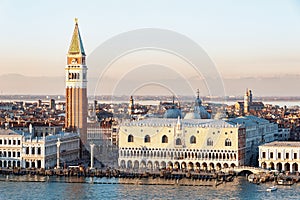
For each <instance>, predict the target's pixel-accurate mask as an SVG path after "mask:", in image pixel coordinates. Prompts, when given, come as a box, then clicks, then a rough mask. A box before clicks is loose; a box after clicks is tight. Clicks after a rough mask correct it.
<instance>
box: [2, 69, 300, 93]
mask: <svg viewBox="0 0 300 200" xmlns="http://www.w3.org/2000/svg"><path fill="white" fill-rule="evenodd" d="M173 82H174V84H180V83H179V82H178V81H177V83H176V81H175V80H173ZM223 82H224V87H225V91H226V95H228V96H230V95H233V96H241V95H243V94H244V92H245V90H246V88H250V89H252V91H253V95H255V96H300V89H299V86H300V75H282V76H277V77H265V78H253V77H244V78H225V79H223ZM96 83H97V78H89V82H88V94H89V95H93V93H94V90H95V86H96ZM129 85H130V83H129ZM99 87H101V86H99ZM123 87H126V85H124V86H123ZM200 91H201V88H200ZM64 93H65V80H64V77H34V76H23V75H20V74H5V75H0V94H2V95H7V94H32V95H37V94H43V95H64ZM201 95H202V96H204V95H207V94H203V93H201Z"/></svg>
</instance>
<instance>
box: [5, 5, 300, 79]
mask: <svg viewBox="0 0 300 200" xmlns="http://www.w3.org/2000/svg"><path fill="white" fill-rule="evenodd" d="M75 17H76V18H78V19H79V27H80V32H81V36H82V39H83V43H84V48H85V52H86V54H87V56H89V55H90V54H92V53H93V51H95V49H96V48H97V47H98V46H99V45H101V44H103V43H104V42H105V41H107V40H109V39H110V38H112V37H114V36H117V35H119V34H122V33H124V32H128V31H132V30H137V29H142V28H157V29H165V30H171V31H174V32H176V33H179V34H182V35H184V36H186V37H188V38H190V39H191V40H193V41H194V42H195V43H197V44H198V45H199V46H201V47H202V48H203V49H204V50H205V52H206V53H207V55H208V56H209V57H210V58H211V60H212V62H214V64H215V66H216V68H217V70H218V72H219V73H220V75H221V76H222V77H224V78H239V77H272V76H275V77H276V76H281V75H300V69H299V65H300V56H299V53H300V26H299V21H300V1H296V0H285V1H283V0H281V1H279V0H265V1H261V0H252V1H237V0H224V1H221V0H219V1H217V0H212V1H204V0H203V1H202V0H194V1H193V0H190V1H180V0H169V1H168V0H151V1H146V0H135V1H134V0H119V1H117V0H111V1H96V0H95V1H92V0H87V1H77V0H72V1H71V0H70V1H68V0H66V1H59V0H52V1H48V0H45V1H35V0H28V1H21V0H0V27H1V29H0V30H1V31H0V47H1V48H0V59H1V61H2V62H1V71H0V75H6V74H21V75H24V76H35V77H43V76H50V77H58V76H64V67H65V65H66V54H67V51H68V47H69V44H70V40H71V37H72V32H73V29H74V18H75ZM88 58H89V57H88ZM89 69H90V70H91V71H93V70H95V69H93V66H89ZM89 76H90V77H92V76H99V75H98V74H94V73H91V74H89Z"/></svg>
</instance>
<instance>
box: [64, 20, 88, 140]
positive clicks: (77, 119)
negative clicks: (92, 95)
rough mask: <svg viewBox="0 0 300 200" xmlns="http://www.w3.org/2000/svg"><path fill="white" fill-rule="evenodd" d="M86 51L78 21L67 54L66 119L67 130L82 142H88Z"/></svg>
mask: <svg viewBox="0 0 300 200" xmlns="http://www.w3.org/2000/svg"><path fill="white" fill-rule="evenodd" d="M85 56H86V54H85V51H84V48H83V43H82V39H81V36H80V32H79V26H78V19H77V18H76V19H75V28H74V31H73V35H72V40H71V44H70V47H69V50H68V54H67V66H66V68H65V74H66V75H65V77H66V79H65V80H66V118H65V120H66V121H65V128H66V129H68V130H70V131H78V132H79V133H80V138H81V142H82V143H83V144H85V143H86V140H87V104H88V101H87V66H86V63H85Z"/></svg>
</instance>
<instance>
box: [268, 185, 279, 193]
mask: <svg viewBox="0 0 300 200" xmlns="http://www.w3.org/2000/svg"><path fill="white" fill-rule="evenodd" d="M276 190H277V187H276V186H272V187H269V188H268V189H267V192H273V191H276Z"/></svg>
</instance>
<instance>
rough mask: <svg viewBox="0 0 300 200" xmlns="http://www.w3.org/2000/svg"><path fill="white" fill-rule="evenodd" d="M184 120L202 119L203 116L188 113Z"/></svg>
mask: <svg viewBox="0 0 300 200" xmlns="http://www.w3.org/2000/svg"><path fill="white" fill-rule="evenodd" d="M184 119H201V116H200V115H199V113H196V112H188V113H186V115H185V116H184Z"/></svg>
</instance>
